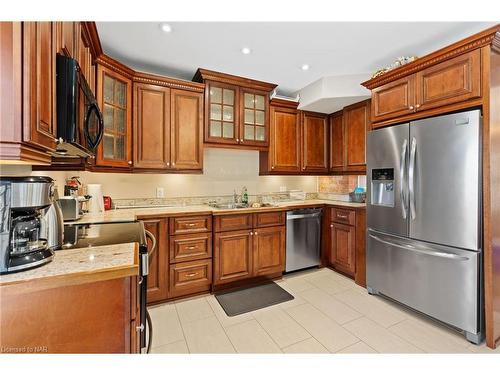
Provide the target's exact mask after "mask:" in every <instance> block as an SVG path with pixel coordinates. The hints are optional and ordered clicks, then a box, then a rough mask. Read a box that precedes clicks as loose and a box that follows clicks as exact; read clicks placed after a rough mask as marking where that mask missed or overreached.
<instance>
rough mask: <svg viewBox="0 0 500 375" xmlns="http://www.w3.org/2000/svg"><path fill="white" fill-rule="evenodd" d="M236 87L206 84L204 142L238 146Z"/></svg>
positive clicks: (217, 83)
mask: <svg viewBox="0 0 500 375" xmlns="http://www.w3.org/2000/svg"><path fill="white" fill-rule="evenodd" d="M238 102H239V89H238V86H234V85H228V84H224V83H220V82H207V88H206V90H205V105H206V108H205V122H206V123H205V142H209V143H223V144H238V141H239V137H240V136H239V126H238V116H239V113H238Z"/></svg>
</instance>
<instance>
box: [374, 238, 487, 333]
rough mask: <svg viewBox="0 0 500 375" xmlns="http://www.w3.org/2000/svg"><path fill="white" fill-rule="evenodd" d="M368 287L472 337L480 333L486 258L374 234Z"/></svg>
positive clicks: (478, 253) (464, 251)
mask: <svg viewBox="0 0 500 375" xmlns="http://www.w3.org/2000/svg"><path fill="white" fill-rule="evenodd" d="M367 236H368V238H367V241H368V246H367V254H366V255H367V286H368V287H369V288H371V289H372V290H374V291H376V292H379V293H381V294H383V295H386V296H387V297H390V298H392V299H394V300H396V301H399V302H401V303H403V304H405V305H407V306H409V307H411V308H413V309H415V310H418V311H420V312H423V313H424V314H427V315H429V316H431V317H434V318H436V319H438V320H441V321H443V322H445V323H447V324H449V325H452V326H455V327H457V328H459V329H461V330H464V331H466V332H470V333H473V334H475V333H478V332H479V330H480V324H479V322H480V319H479V314H480V311H479V310H480V309H479V297H480V295H479V290H480V289H479V276H480V261H481V253H480V252H475V251H466V250H461V249H456V248H450V247H445V246H439V245H434V244H428V243H425V242H420V241H415V240H410V239H407V238H402V237H396V236H391V235H387V234H383V233H380V232H376V231H373V230H368V232H367Z"/></svg>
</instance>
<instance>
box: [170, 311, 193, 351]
mask: <svg viewBox="0 0 500 375" xmlns="http://www.w3.org/2000/svg"><path fill="white" fill-rule="evenodd" d="M174 309H175V315H177V320H178V321H179V325H180V326H181V331H182V337H184V341H185V342H186V348H187V350H188V353H190V354H191V349H190V348H189V343H188V340H187V338H186V334H185V333H184V326H183V325H182V321H181V317H180V316H179V311H178V310H177V305H176V304H175V303H174Z"/></svg>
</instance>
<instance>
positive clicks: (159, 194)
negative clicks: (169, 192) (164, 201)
mask: <svg viewBox="0 0 500 375" xmlns="http://www.w3.org/2000/svg"><path fill="white" fill-rule="evenodd" d="M156 198H165V189H163V188H162V187H157V188H156Z"/></svg>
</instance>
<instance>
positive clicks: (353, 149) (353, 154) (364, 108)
mask: <svg viewBox="0 0 500 375" xmlns="http://www.w3.org/2000/svg"><path fill="white" fill-rule="evenodd" d="M342 118H343V121H344V147H345V160H344V162H345V170H346V171H350V172H360V173H364V172H366V133H367V131H368V129H369V127H370V101H369V100H368V101H363V102H360V103H356V104H353V105H350V106H348V107H345V108H344V110H343V115H342Z"/></svg>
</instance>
